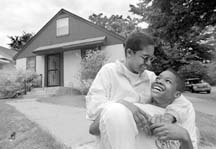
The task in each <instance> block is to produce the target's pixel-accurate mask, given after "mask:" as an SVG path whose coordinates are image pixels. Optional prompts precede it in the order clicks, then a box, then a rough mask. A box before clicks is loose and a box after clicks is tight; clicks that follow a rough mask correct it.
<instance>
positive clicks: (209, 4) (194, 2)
mask: <svg viewBox="0 0 216 149" xmlns="http://www.w3.org/2000/svg"><path fill="white" fill-rule="evenodd" d="M150 3H151V4H150ZM130 12H132V13H133V14H136V15H138V16H140V17H141V20H140V21H145V22H148V23H149V28H148V30H149V32H151V33H152V34H153V35H154V36H155V37H157V38H158V39H159V40H158V47H157V49H158V50H159V51H160V50H162V51H163V52H158V53H163V55H160V56H158V57H159V58H161V59H163V60H161V59H160V61H164V62H165V63H164V64H163V63H160V64H159V65H161V67H165V66H168V67H171V66H175V67H176V69H178V68H180V67H181V66H182V65H185V64H187V63H190V61H202V62H203V61H205V60H211V59H212V58H213V56H214V51H215V48H214V47H213V46H212V45H210V44H208V43H204V42H202V41H206V40H207V38H209V35H208V34H207V32H205V30H206V28H208V27H209V26H214V25H215V24H216V1H211V0H163V1H161V0H153V1H151V0H141V1H140V2H139V3H138V4H137V5H136V6H135V5H130ZM211 35H212V34H211ZM173 64H175V65H173Z"/></svg>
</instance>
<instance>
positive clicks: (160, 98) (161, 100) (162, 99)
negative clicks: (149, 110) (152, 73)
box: [151, 70, 180, 108]
mask: <svg viewBox="0 0 216 149" xmlns="http://www.w3.org/2000/svg"><path fill="white" fill-rule="evenodd" d="M176 88H177V82H176V76H175V74H173V73H172V72H171V71H167V70H166V71H163V72H162V73H160V75H159V76H158V77H157V78H156V80H155V82H154V83H153V84H152V87H151V94H152V100H153V101H154V102H155V103H157V104H158V105H159V106H161V107H164V108H165V107H166V106H167V105H169V104H171V103H172V102H173V100H174V99H175V98H177V97H178V96H179V95H180V92H179V91H177V90H176Z"/></svg>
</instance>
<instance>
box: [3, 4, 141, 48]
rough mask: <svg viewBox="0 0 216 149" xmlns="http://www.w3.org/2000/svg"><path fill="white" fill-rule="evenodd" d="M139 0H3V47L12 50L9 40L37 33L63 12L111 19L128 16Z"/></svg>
mask: <svg viewBox="0 0 216 149" xmlns="http://www.w3.org/2000/svg"><path fill="white" fill-rule="evenodd" d="M138 2H139V0H0V10H1V13H0V22H1V23H0V46H4V47H7V48H9V46H8V43H10V39H9V38H8V36H15V35H16V36H20V35H22V33H23V32H27V33H35V34H36V33H37V32H38V31H39V30H40V29H41V28H42V27H43V26H44V25H45V24H46V23H47V22H48V21H49V20H50V19H51V18H52V17H53V16H54V15H55V14H56V13H57V12H58V11H59V10H60V9H61V8H64V9H66V10H68V11H70V12H72V13H74V14H76V15H78V16H80V17H83V18H85V19H88V17H89V16H90V15H92V14H93V13H96V14H99V13H103V14H104V15H107V16H110V15H112V14H121V15H123V16H127V15H132V14H131V13H129V12H128V10H129V5H130V4H134V5H135V4H137V3H138Z"/></svg>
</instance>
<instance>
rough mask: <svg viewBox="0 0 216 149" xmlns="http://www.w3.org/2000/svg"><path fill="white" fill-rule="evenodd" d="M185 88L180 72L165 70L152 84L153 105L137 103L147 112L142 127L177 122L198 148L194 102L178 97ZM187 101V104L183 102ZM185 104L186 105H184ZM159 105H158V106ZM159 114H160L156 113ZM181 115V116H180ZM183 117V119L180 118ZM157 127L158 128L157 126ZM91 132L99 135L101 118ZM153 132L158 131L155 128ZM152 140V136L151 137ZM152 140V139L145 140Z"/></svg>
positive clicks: (170, 145)
mask: <svg viewBox="0 0 216 149" xmlns="http://www.w3.org/2000/svg"><path fill="white" fill-rule="evenodd" d="M183 90H184V82H183V81H182V80H181V78H180V77H179V76H178V74H177V73H176V72H175V71H173V70H172V69H168V70H166V71H163V72H162V73H161V74H160V75H159V76H158V77H157V78H156V80H155V82H154V83H153V84H152V87H151V95H152V100H151V105H150V104H143V105H141V104H135V105H136V106H138V107H139V108H140V109H141V110H142V111H144V112H145V113H146V119H147V120H148V122H147V123H146V124H145V125H142V126H141V127H140V129H144V130H149V127H151V124H154V123H161V122H166V123H175V122H177V124H178V125H180V126H181V127H183V128H185V129H186V130H187V131H188V132H189V134H190V138H191V140H192V143H193V146H194V148H197V145H196V142H197V141H196V127H195V113H194V109H193V106H192V104H191V103H190V102H189V101H188V100H186V99H184V98H183V99H182V98H181V99H180V100H179V99H178V97H180V95H181V93H182V91H183ZM174 101H175V103H180V104H179V105H180V106H179V107H178V104H175V106H173V105H172V106H169V105H170V104H171V103H173V102H174ZM182 103H185V104H182ZM182 105H184V106H182ZM156 106H157V107H156ZM182 108H184V109H183V110H187V111H188V115H185V116H182V115H181V114H182V113H181V110H182ZM155 114H159V115H155ZM179 115H181V116H179ZM179 117H181V119H180V118H179ZM182 117H183V118H182ZM156 129H157V128H156ZM90 133H91V134H94V135H98V134H99V133H100V131H99V118H97V119H96V120H95V122H94V123H93V124H92V125H91V127H90ZM153 133H156V135H157V132H155V130H153ZM151 140H152V138H151ZM145 142H148V143H149V142H152V141H149V140H148V141H147V140H146V141H145ZM155 144H156V146H157V147H160V148H173V149H174V148H179V145H180V143H179V142H178V141H159V140H158V139H156V140H155Z"/></svg>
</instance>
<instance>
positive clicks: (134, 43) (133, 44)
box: [124, 31, 154, 56]
mask: <svg viewBox="0 0 216 149" xmlns="http://www.w3.org/2000/svg"><path fill="white" fill-rule="evenodd" d="M148 45H154V40H153V39H152V37H151V36H149V35H147V34H146V33H143V32H138V31H136V32H132V33H131V34H130V35H129V36H128V37H127V39H126V40H125V43H124V48H125V53H126V50H127V49H131V50H132V51H133V52H134V53H136V52H137V51H140V50H142V48H143V46H148ZM126 56H127V55H126Z"/></svg>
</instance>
